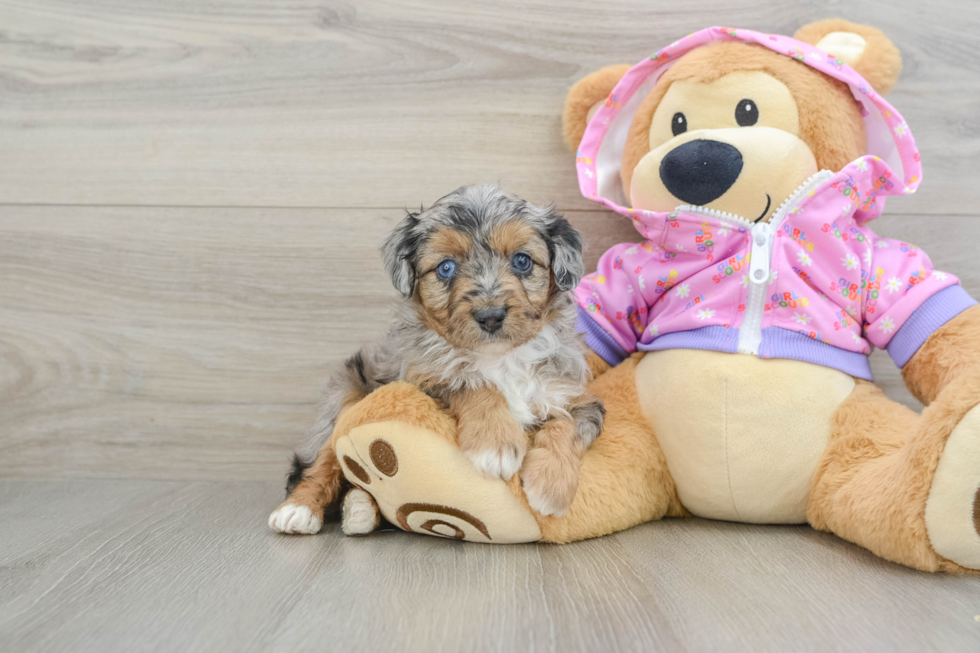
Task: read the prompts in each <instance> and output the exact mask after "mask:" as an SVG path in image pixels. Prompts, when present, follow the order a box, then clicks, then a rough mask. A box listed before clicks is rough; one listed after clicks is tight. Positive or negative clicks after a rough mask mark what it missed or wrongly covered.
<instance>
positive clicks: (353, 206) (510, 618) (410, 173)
mask: <svg viewBox="0 0 980 653" xmlns="http://www.w3.org/2000/svg"><path fill="white" fill-rule="evenodd" d="M835 15H845V16H846V17H847V18H849V19H851V20H855V21H858V22H867V23H871V24H874V25H876V26H878V27H880V28H882V29H883V30H885V32H886V33H887V34H889V35H890V36H891V37H892V38H893V39H894V40H895V42H896V43H897V44H898V45H899V47H900V48H901V50H902V53H903V57H904V65H905V69H904V72H903V75H902V79H901V80H900V82H899V84H898V86H897V87H896V90H895V92H894V93H893V95H892V97H891V99H892V101H893V102H894V104H895V105H896V106H897V107H898V108H899V109H900V110H901V111H902V112H903V114H904V115H905V117H906V119H907V120H908V122H909V124H910V126H911V127H912V129H913V130H914V132H915V134H916V136H917V140H918V143H919V146H920V147H921V149H922V155H923V159H924V164H925V169H926V173H925V181H924V183H923V186H922V189H921V191H920V192H919V193H917V194H916V195H915V196H912V197H908V198H895V200H894V201H891V202H890V204H889V215H887V216H886V217H884V218H882V219H880V220H879V221H878V222H877V223H876V230H877V231H878V232H879V233H880V234H881V235H885V236H891V237H898V238H904V239H907V240H909V241H911V242H915V243H917V244H919V245H920V246H922V247H923V248H924V249H925V250H926V251H927V252H928V253H929V254H930V255H931V256H932V258H933V261H934V262H935V263H936V265H937V267H939V268H941V269H946V270H949V271H951V272H954V273H956V274H958V275H959V276H960V277H961V278H962V280H963V284H964V286H965V287H966V289H967V290H969V291H970V292H971V293H972V294H974V295H975V296H980V266H978V265H977V262H976V248H975V246H974V245H973V243H975V242H977V241H978V238H980V219H978V217H980V215H978V211H980V209H978V208H977V207H978V206H980V202H978V200H980V186H978V185H977V184H976V183H975V182H974V180H973V178H974V176H975V175H974V171H975V170H977V169H978V168H980V148H977V146H976V144H977V142H978V141H977V136H978V134H980V122H978V119H977V116H978V115H980V100H978V98H980V54H978V49H977V48H976V47H975V44H976V36H975V35H976V34H978V33H980V6H978V5H977V3H975V2H972V1H968V0H934V1H932V2H929V3H927V6H926V5H922V4H921V3H918V2H913V1H912V0H893V1H892V2H889V3H888V4H887V6H885V5H883V4H882V3H880V2H870V1H868V2H865V1H861V2H848V3H844V4H842V3H837V2H827V1H826V0H798V1H795V2H786V1H785V0H756V1H755V2H752V3H733V2H731V1H730V0H689V1H687V2H684V3H682V4H674V5H671V4H669V3H668V4H664V3H656V2H649V1H648V0H611V1H610V2H604V3H601V4H597V3H593V2H588V1H586V0H571V1H567V2H561V3H559V2H557V0H531V1H530V2H527V1H520V2H518V1H517V0H503V1H502V2H494V3H485V2H477V1H476V0H458V1H455V2H439V1H438V0H394V1H388V0H358V1H357V2H353V1H350V0H348V2H338V1H335V0H293V1H291V2H288V3H277V2H269V1H268V0H223V1H222V2H217V1H216V0H171V1H168V2H156V1H154V0H90V1H87V2H84V3H82V2H73V1H71V0H0V651H17V652H21V651H24V652H29V651H65V650H71V651H99V652H103V651H116V650H119V651H122V650H125V651H133V650H137V651H143V650H165V651H173V650H181V651H198V650H200V651H215V650H218V651H224V650H242V651H253V650H254V651H260V650H261V651H265V650H300V651H303V650H318V651H319V650H324V649H326V650H354V651H357V650H371V651H375V650H378V651H381V650H397V651H426V652H428V651H433V650H436V651H438V650H446V651H468V650H498V651H512V650H534V651H575V650H588V651H604V650H624V651H631V650H632V651H679V650H690V651H717V650H759V651H766V650H773V651H777V650H778V651H784V650H794V651H828V650H861V651H872V650H882V651H885V650H887V651H921V650H940V651H968V650H977V649H980V602H978V598H977V597H978V596H980V579H977V578H959V577H951V576H931V575H926V574H922V573H918V572H914V571H911V570H908V569H904V568H902V567H898V566H896V565H892V564H889V563H887V562H884V561H882V560H880V559H878V558H876V557H874V556H872V555H870V554H868V553H867V552H865V551H863V550H862V549H859V548H857V547H855V546H852V545H849V544H847V543H845V542H842V541H841V540H839V539H837V538H835V537H833V536H831V535H827V534H821V533H816V532H814V531H813V530H811V529H809V528H806V527H772V526H751V525H740V524H729V523H723V522H707V521H701V520H689V521H679V520H671V521H665V522H661V523H652V524H647V525H644V526H642V527H639V528H636V529H632V530H630V531H626V532H623V533H619V534H616V535H613V536H609V537H606V538H602V539H600V540H594V541H588V542H581V543H577V544H574V545H567V546H507V547H492V546H481V545H471V544H458V543H453V542H447V541H441V540H437V539H434V538H423V537H419V536H410V535H407V534H402V533H382V534H378V535H376V536H372V537H369V538H366V539H356V540H355V539H350V538H343V537H341V536H340V532H339V529H338V528H337V527H336V526H335V525H332V526H330V527H328V529H327V531H326V532H325V533H324V534H322V535H321V536H317V537H310V538H305V537H284V536H276V535H274V534H273V533H272V532H271V531H270V530H268V529H267V528H266V526H265V519H266V517H267V515H268V513H269V511H270V510H271V509H272V508H273V507H274V506H275V505H276V504H277V503H278V502H279V500H280V498H281V492H282V485H281V482H280V479H281V477H282V474H283V473H284V472H285V467H286V459H287V455H288V451H289V449H290V448H291V447H292V446H293V445H294V443H296V442H297V440H298V439H299V438H300V437H301V434H302V433H303V431H304V430H305V429H306V427H307V426H308V425H309V424H310V423H311V421H312V419H313V411H314V406H315V402H316V400H317V395H318V387H319V386H320V384H321V382H322V380H323V379H324V378H325V375H326V374H327V373H328V372H329V371H330V370H331V369H332V368H334V367H335V366H336V365H337V364H339V363H340V361H341V360H342V359H343V358H344V357H345V356H347V355H349V354H351V353H352V352H353V351H354V350H355V349H356V348H357V346H358V345H359V344H360V343H362V342H364V341H366V340H370V339H372V338H375V337H379V336H381V335H382V334H383V332H384V330H385V327H386V323H387V320H388V316H389V315H390V306H391V302H392V301H394V298H395V293H394V291H393V290H392V289H391V288H390V285H389V284H388V282H387V280H386V279H385V278H384V275H383V274H382V272H381V266H380V261H379V258H378V253H377V246H378V244H379V242H380V240H381V238H382V237H383V235H384V234H385V233H386V232H387V231H388V230H389V229H390V228H391V227H392V226H393V225H394V223H395V222H396V221H397V220H398V219H399V218H400V217H401V209H400V208H399V207H403V206H416V205H417V204H419V203H420V202H425V203H429V202H432V201H433V200H434V199H436V198H438V197H439V196H441V195H443V194H445V193H446V192H447V191H449V190H451V189H452V188H455V187H456V186H459V185H462V184H466V183H474V182H479V181H499V182H501V183H502V184H503V185H504V186H505V187H507V188H508V189H510V190H513V191H515V192H518V193H519V194H521V195H524V196H525V197H527V198H528V199H531V200H533V201H538V202H555V203H556V204H557V206H558V207H559V208H560V209H562V210H564V211H565V212H566V215H567V216H568V217H569V219H570V220H572V222H573V223H574V224H575V225H576V226H577V227H578V228H579V229H581V230H582V231H583V233H584V235H585V237H586V241H587V243H588V244H589V251H588V253H587V257H586V258H587V267H588V268H590V269H591V268H593V267H594V265H595V261H596V260H597V258H598V256H599V255H600V254H601V253H602V252H603V251H605V249H606V248H608V247H609V246H611V245H613V244H615V243H618V242H623V241H627V240H633V239H636V238H637V234H636V233H635V232H634V230H633V229H632V227H631V226H630V225H629V224H628V222H627V221H626V220H624V219H622V218H619V217H617V216H614V215H612V214H610V213H608V212H602V211H596V210H595V209H596V207H595V205H592V204H590V203H589V202H587V201H585V200H584V199H582V198H581V197H580V196H579V193H578V190H577V182H576V180H575V173H574V166H573V162H572V159H571V156H570V155H569V154H568V153H567V152H566V151H565V150H564V147H563V146H562V144H561V139H560V135H559V116H560V110H561V106H562V102H563V99H564V94H565V92H566V90H567V88H568V87H569V85H570V84H571V83H572V82H573V81H574V80H576V79H577V78H579V77H580V76H582V75H584V74H585V73H587V72H590V71H591V70H594V69H596V68H599V67H601V66H604V65H607V64H610V63H616V62H634V61H636V60H639V59H640V58H642V57H643V56H646V55H648V54H649V53H650V52H652V51H653V50H655V49H656V48H658V47H660V46H662V45H663V44H665V43H669V42H671V41H673V40H675V39H676V38H677V37H679V36H681V35H683V34H687V33H689V32H691V31H694V30H697V29H700V28H702V27H705V26H707V25H709V24H727V25H735V26H745V27H750V28H755V29H760V30H768V31H773V32H780V33H791V32H793V31H794V30H795V29H796V28H797V27H798V26H800V25H802V24H803V23H805V22H807V21H810V20H814V19H817V18H823V17H828V16H835ZM304 207H305V208H304ZM872 367H873V369H874V371H875V374H876V376H877V377H878V379H879V382H880V383H881V385H883V386H884V387H885V389H886V391H887V392H888V394H889V395H890V396H892V397H893V398H895V399H897V400H899V401H902V402H903V403H906V404H908V405H910V406H913V407H917V406H918V404H917V402H915V400H914V399H912V398H911V396H909V394H908V392H907V391H906V390H905V389H904V387H903V386H902V384H901V379H900V377H899V375H898V372H897V370H895V368H894V366H893V365H892V363H891V361H890V360H889V359H888V358H887V356H886V355H884V354H883V353H881V352H877V353H876V354H875V355H874V356H873V357H872ZM243 479H246V480H247V482H243Z"/></svg>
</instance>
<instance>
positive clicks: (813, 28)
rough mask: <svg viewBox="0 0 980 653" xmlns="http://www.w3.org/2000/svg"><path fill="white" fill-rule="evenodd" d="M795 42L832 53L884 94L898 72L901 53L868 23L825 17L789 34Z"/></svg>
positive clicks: (893, 84)
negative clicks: (859, 23) (861, 23)
mask: <svg viewBox="0 0 980 653" xmlns="http://www.w3.org/2000/svg"><path fill="white" fill-rule="evenodd" d="M793 38H795V39H796V40H798V41H803V42H804V43H809V44H810V45H814V46H816V47H818V48H820V49H821V50H823V51H824V52H826V53H827V54H832V55H834V56H835V57H837V58H838V59H840V60H842V61H843V62H844V63H846V64H847V65H848V66H850V67H851V68H853V69H854V70H856V71H857V72H858V73H859V74H860V75H861V76H862V77H864V78H865V79H866V80H868V82H870V84H871V86H873V87H874V89H875V90H876V91H877V92H878V93H880V94H882V95H885V94H886V93H888V92H889V91H890V90H892V87H893V86H895V82H897V81H898V75H899V73H901V72H902V55H901V53H899V51H898V48H896V47H895V44H894V43H892V42H891V40H889V38H888V37H887V36H885V34H884V33H883V32H882V31H881V30H879V29H876V28H874V27H870V26H868V25H858V24H857V23H852V22H851V21H849V20H844V19H843V18H829V19H827V20H820V21H817V22H815V23H810V24H809V25H804V26H803V27H801V28H800V29H798V30H797V31H796V34H794V35H793Z"/></svg>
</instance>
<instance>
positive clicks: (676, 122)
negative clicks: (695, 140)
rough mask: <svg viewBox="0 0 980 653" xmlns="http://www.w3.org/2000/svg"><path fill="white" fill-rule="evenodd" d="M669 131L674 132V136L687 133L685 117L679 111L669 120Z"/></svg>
mask: <svg viewBox="0 0 980 653" xmlns="http://www.w3.org/2000/svg"><path fill="white" fill-rule="evenodd" d="M670 131H672V132H674V136H677V135H678V134H683V133H684V132H686V131H687V117H686V116H685V115H684V114H683V113H681V112H680V111H678V112H677V113H675V114H674V117H673V118H671V119H670Z"/></svg>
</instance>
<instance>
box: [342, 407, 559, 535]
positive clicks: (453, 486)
mask: <svg viewBox="0 0 980 653" xmlns="http://www.w3.org/2000/svg"><path fill="white" fill-rule="evenodd" d="M336 447H337V457H338V458H339V459H340V464H341V467H342V469H343V471H344V475H345V476H346V477H347V480H349V481H350V482H351V483H352V484H354V486H355V487H356V488H358V489H360V490H361V491H363V492H365V493H366V494H369V495H370V496H371V497H373V499H374V502H375V503H376V504H377V507H378V510H379V511H380V512H381V514H382V515H383V516H384V517H385V519H387V520H388V521H390V522H391V523H393V524H395V525H397V526H399V527H400V528H401V529H402V530H406V531H410V532H415V533H424V534H428V535H436V536H439V537H447V538H453V539H462V540H468V541H473V542H493V543H511V542H535V541H537V540H540V539H541V531H540V529H539V528H538V524H537V521H535V519H534V516H533V515H532V514H531V512H530V511H529V510H528V509H527V507H526V506H525V505H524V504H523V503H522V502H521V501H520V500H518V499H517V497H515V496H514V494H513V493H512V492H511V491H510V489H509V488H508V487H507V484H506V483H504V481H502V480H500V478H499V477H497V478H492V479H491V478H486V477H484V476H482V475H481V474H480V472H478V471H477V470H476V468H475V467H474V466H473V464H472V463H471V462H470V460H469V459H468V458H467V457H466V456H465V455H464V454H463V452H462V451H460V449H459V447H457V446H456V444H455V443H454V442H451V441H449V440H448V439H446V438H445V437H443V436H440V435H438V434H437V433H434V432H433V431H430V430H428V429H424V428H422V427H418V426H414V425H412V424H407V423H405V422H376V423H372V424H366V425H363V426H358V427H356V428H354V429H351V431H350V432H349V433H348V434H347V435H344V436H342V437H340V438H339V439H338V440H337V443H336ZM363 498H364V497H363V496H362V497H361V499H363Z"/></svg>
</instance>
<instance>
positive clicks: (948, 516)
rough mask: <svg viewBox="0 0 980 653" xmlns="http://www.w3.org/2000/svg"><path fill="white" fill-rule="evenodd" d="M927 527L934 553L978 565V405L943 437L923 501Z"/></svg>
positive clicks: (960, 562)
mask: <svg viewBox="0 0 980 653" xmlns="http://www.w3.org/2000/svg"><path fill="white" fill-rule="evenodd" d="M926 530H927V532H928V534H929V542H930V543H931V544H932V548H933V549H935V551H936V553H938V554H939V555H941V556H943V557H944V558H947V559H949V560H952V561H953V562H955V563H956V564H958V565H960V566H962V567H967V568H968V569H980V406H977V407H975V408H973V409H972V410H970V412H968V413H967V414H966V415H965V416H964V417H963V419H962V420H961V421H960V423H959V424H957V425H956V428H954V429H953V432H952V433H951V434H950V436H949V439H948V440H947V441H946V447H945V448H944V449H943V454H942V457H940V459H939V464H938V465H937V467H936V473H935V475H934V476H933V479H932V487H931V488H930V490H929V499H928V501H927V502H926Z"/></svg>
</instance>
